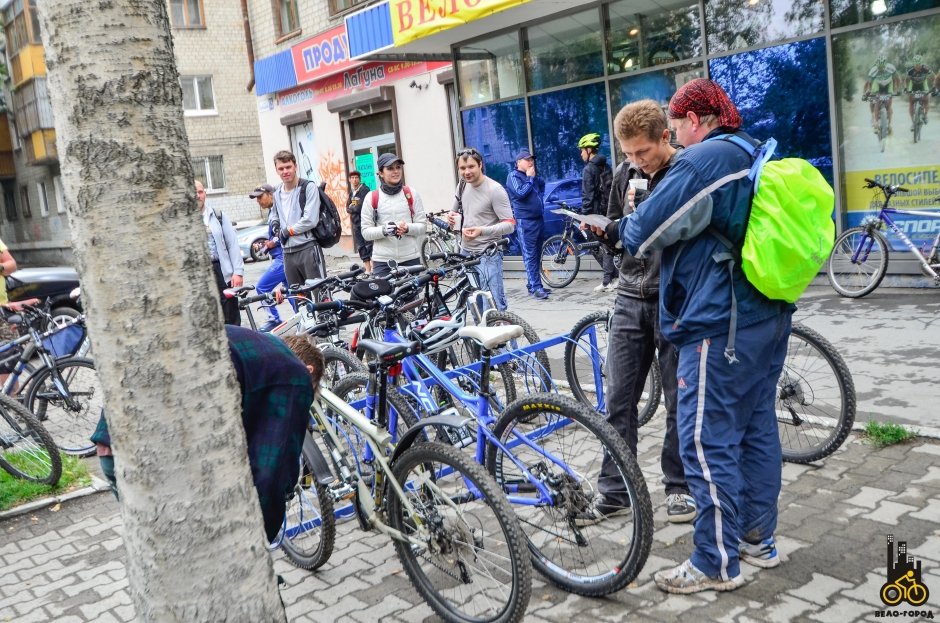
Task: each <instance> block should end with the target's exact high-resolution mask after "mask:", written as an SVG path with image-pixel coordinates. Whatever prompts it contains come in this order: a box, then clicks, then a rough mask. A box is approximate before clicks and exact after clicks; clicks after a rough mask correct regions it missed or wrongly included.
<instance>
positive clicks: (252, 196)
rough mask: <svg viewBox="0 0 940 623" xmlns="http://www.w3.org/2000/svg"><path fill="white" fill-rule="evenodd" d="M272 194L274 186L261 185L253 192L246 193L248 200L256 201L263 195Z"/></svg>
mask: <svg viewBox="0 0 940 623" xmlns="http://www.w3.org/2000/svg"><path fill="white" fill-rule="evenodd" d="M273 192H274V186H271V185H270V184H262V185H261V186H258V187H257V188H255V189H254V190H253V191H251V192H250V193H248V198H249V199H257V198H258V197H260V196H261V195H263V194H264V193H273Z"/></svg>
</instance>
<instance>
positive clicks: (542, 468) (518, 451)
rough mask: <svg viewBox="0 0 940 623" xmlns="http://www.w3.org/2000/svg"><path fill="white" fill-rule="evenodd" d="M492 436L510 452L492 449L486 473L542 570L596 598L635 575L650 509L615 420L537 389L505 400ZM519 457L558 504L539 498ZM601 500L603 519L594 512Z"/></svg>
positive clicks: (643, 554)
mask: <svg viewBox="0 0 940 623" xmlns="http://www.w3.org/2000/svg"><path fill="white" fill-rule="evenodd" d="M493 433H494V434H495V435H496V437H497V438H498V439H499V440H500V441H501V442H502V443H503V444H504V445H506V446H507V449H508V450H509V452H511V453H512V455H513V456H512V457H510V456H509V455H507V454H506V453H505V452H503V451H502V450H499V449H498V448H497V447H496V446H490V448H488V451H487V457H486V467H487V471H489V472H490V473H491V474H493V476H494V477H495V478H496V482H497V483H498V484H499V485H500V486H501V487H502V488H503V490H504V491H505V492H506V494H507V495H509V496H510V500H511V501H513V502H515V503H514V504H513V509H515V511H516V516H517V517H518V518H519V523H520V526H521V527H522V531H523V532H524V533H525V535H526V538H527V539H528V543H529V551H530V553H531V555H532V563H533V565H534V566H535V568H536V570H537V571H539V572H540V573H541V574H543V575H544V576H545V577H546V578H548V579H549V580H550V581H551V582H553V583H554V584H557V585H558V586H560V587H562V588H563V589H565V590H567V591H570V592H573V593H577V594H579V595H589V596H594V597H597V596H601V595H608V594H610V593H613V592H615V591H618V590H620V589H622V588H623V587H625V586H626V585H627V584H629V583H630V582H631V581H632V580H633V579H634V578H636V576H637V574H638V573H639V572H640V570H641V569H642V568H643V565H644V564H645V563H646V559H647V556H649V551H650V546H651V544H652V540H653V506H652V502H651V501H650V496H649V491H648V490H647V488H646V481H645V480H644V478H643V474H642V473H641V472H640V468H639V466H638V465H637V462H636V459H635V458H634V457H633V454H632V453H631V452H630V450H629V449H628V448H627V444H626V442H625V441H624V440H623V438H622V437H621V436H620V435H619V434H618V433H617V431H616V430H615V429H614V428H613V426H611V425H610V424H609V423H607V422H606V421H604V420H603V419H602V418H601V417H600V416H598V415H596V414H594V413H591V412H590V411H589V410H588V408H587V407H585V406H584V405H582V404H580V403H578V402H576V401H574V400H572V399H571V398H568V397H566V396H559V395H557V394H533V395H531V396H527V397H525V398H520V399H519V400H517V401H516V402H514V403H513V404H511V405H509V407H508V408H507V409H506V411H505V412H504V413H503V415H502V416H501V417H500V418H499V420H498V421H497V422H496V425H495V426H494V428H493ZM523 437H525V439H527V440H528V442H531V443H532V444H533V445H534V447H533V445H529V443H528V442H525V441H524V440H523ZM513 457H514V458H515V459H516V460H517V461H518V462H520V463H521V464H522V465H524V466H525V468H526V469H527V470H528V471H529V473H530V474H531V475H532V477H533V478H534V479H536V481H538V482H540V483H545V484H546V485H547V486H548V488H549V489H550V490H551V491H552V502H548V503H545V502H544V500H543V499H541V498H540V496H539V492H538V490H537V488H536V487H535V484H534V483H533V481H532V480H530V479H529V478H528V477H527V476H526V475H525V473H524V472H523V471H522V469H521V468H520V466H519V465H518V464H517V462H516V461H514V460H513ZM556 460H557V462H556ZM602 490H603V493H601V491H602ZM599 496H601V497H602V499H601V500H598V499H597V498H598V497H599ZM598 502H603V504H602V505H598ZM598 506H602V507H603V508H604V510H605V512H604V516H598V515H594V514H592V513H591V509H592V508H597V507H598Z"/></svg>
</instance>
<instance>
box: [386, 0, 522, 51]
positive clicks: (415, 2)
mask: <svg viewBox="0 0 940 623" xmlns="http://www.w3.org/2000/svg"><path fill="white" fill-rule="evenodd" d="M528 1H529V0H388V4H389V9H391V19H392V37H393V39H394V41H395V45H403V44H405V43H408V42H409V41H414V40H415V39H421V38H422V37H427V36H429V35H433V34H434V33H436V32H440V31H442V30H447V29H449V28H454V27H456V26H463V25H464V24H466V23H468V22H472V21H474V20H477V19H480V18H481V17H486V16H487V15H491V14H493V13H498V12H499V11H503V10H505V9H509V8H512V7H514V6H517V5H520V4H524V3H526V2H528Z"/></svg>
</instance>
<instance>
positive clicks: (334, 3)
mask: <svg viewBox="0 0 940 623" xmlns="http://www.w3.org/2000/svg"><path fill="white" fill-rule="evenodd" d="M370 1H371V0H330V15H336V14H337V13H342V12H343V11H347V10H349V9H351V8H353V7H354V6H357V5H359V4H365V3H366V2H370Z"/></svg>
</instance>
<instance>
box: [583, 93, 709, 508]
mask: <svg viewBox="0 0 940 623" xmlns="http://www.w3.org/2000/svg"><path fill="white" fill-rule="evenodd" d="M614 133H615V135H616V136H617V139H618V140H619V141H620V148H621V150H622V151H623V153H624V155H625V156H626V157H627V160H625V161H624V162H622V163H620V165H619V166H618V167H617V171H616V173H614V179H613V183H612V185H611V191H610V201H609V202H608V207H607V216H608V218H610V219H611V220H612V222H611V223H610V225H608V226H607V228H606V231H605V230H602V229H600V228H593V227H592V230H593V231H594V233H595V234H597V235H598V236H600V237H601V238H602V239H606V242H607V243H608V244H615V243H616V244H617V245H619V233H618V226H619V219H621V218H623V217H625V216H627V215H628V214H630V213H632V212H634V211H636V210H642V201H643V200H644V199H646V198H647V197H648V196H649V195H650V193H652V192H654V191H655V190H656V185H657V184H658V183H659V182H660V180H662V179H663V177H665V175H666V172H667V171H668V170H669V167H670V166H671V165H672V163H673V161H674V159H675V157H676V154H678V153H679V149H677V147H676V146H674V145H672V144H671V143H670V133H669V128H668V121H667V119H666V114H665V113H664V112H663V109H662V108H661V107H660V106H659V104H657V103H656V102H654V101H653V100H641V101H638V102H634V103H632V104H628V105H627V106H624V107H623V109H621V111H620V112H619V113H617V116H616V118H615V119H614ZM661 257H662V253H661V252H656V253H653V254H651V255H650V257H648V258H645V259H643V260H639V259H637V258H635V257H633V256H631V255H630V254H628V253H625V254H624V256H623V261H622V263H621V264H620V284H619V286H618V287H617V298H616V300H615V301H614V311H613V315H612V317H611V321H610V329H609V331H608V335H609V338H608V340H609V341H608V345H607V349H608V350H607V379H608V383H607V388H606V389H607V411H608V415H607V419H608V421H609V422H610V423H611V424H612V425H613V426H614V428H616V429H617V431H618V432H619V433H620V434H621V435H622V436H623V438H624V440H625V441H626V442H627V445H628V446H629V447H630V450H631V451H632V452H633V453H634V454H636V446H637V436H638V435H637V428H638V415H637V403H638V402H639V399H640V396H641V393H642V392H643V386H644V384H645V382H646V376H647V374H649V370H650V366H651V365H652V362H653V355H654V354H657V355H658V361H659V367H660V370H661V371H662V380H663V393H664V394H665V398H666V434H665V438H664V440H663V449H662V453H661V455H660V464H661V467H662V470H663V484H664V485H665V489H666V517H667V519H668V520H669V521H670V522H672V523H686V522H690V521H692V520H693V519H695V514H696V508H695V500H694V498H693V497H692V496H691V495H690V494H689V486H688V484H687V483H686V480H685V471H684V469H683V467H682V459H681V458H680V456H679V434H678V430H677V428H676V391H677V389H676V367H677V365H678V361H679V360H678V354H677V353H676V349H675V347H674V346H673V345H672V344H670V343H669V342H668V341H666V340H665V339H663V335H662V332H661V331H660V326H659V267H660V260H661ZM616 469H617V468H616V466H614V465H613V464H608V463H606V462H605V463H604V465H603V468H602V472H601V475H602V478H601V483H599V484H600V487H599V488H600V489H601V490H602V493H603V486H602V485H603V482H604V478H603V475H604V474H606V473H608V470H610V473H611V475H613V472H614V470H616ZM626 503H627V500H618V499H608V498H607V497H605V498H604V499H602V500H599V501H598V502H597V503H596V504H595V505H594V508H593V509H592V511H593V516H594V518H595V519H596V520H597V521H600V520H602V519H603V518H604V517H606V516H608V515H611V514H612V513H613V509H616V508H618V507H619V505H621V504H626Z"/></svg>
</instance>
